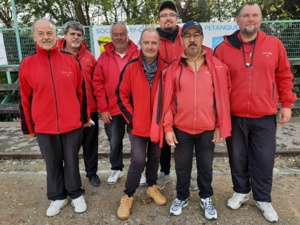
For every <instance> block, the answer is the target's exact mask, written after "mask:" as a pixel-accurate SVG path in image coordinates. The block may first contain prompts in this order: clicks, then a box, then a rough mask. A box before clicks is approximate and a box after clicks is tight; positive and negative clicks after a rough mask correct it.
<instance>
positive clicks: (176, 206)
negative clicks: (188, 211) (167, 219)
mask: <svg viewBox="0 0 300 225" xmlns="http://www.w3.org/2000/svg"><path fill="white" fill-rule="evenodd" d="M188 204H189V200H188V199H186V200H183V201H181V200H179V199H178V198H176V199H175V200H174V202H173V203H172V205H171V208H170V214H171V215H174V216H179V215H180V214H181V213H182V209H183V208H184V207H186V206H187V205H188Z"/></svg>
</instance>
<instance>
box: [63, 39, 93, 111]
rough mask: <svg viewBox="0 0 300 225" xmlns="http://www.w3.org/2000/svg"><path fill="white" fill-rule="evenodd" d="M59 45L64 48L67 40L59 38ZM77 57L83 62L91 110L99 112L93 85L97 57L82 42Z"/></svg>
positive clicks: (82, 66)
mask: <svg viewBox="0 0 300 225" xmlns="http://www.w3.org/2000/svg"><path fill="white" fill-rule="evenodd" d="M58 46H59V48H60V49H64V48H65V46H66V40H65V39H64V38H62V39H59V40H58ZM76 56H77V58H78V59H79V62H80V64H81V68H82V74H83V77H84V81H85V87H86V92H87V96H88V105H89V109H90V112H97V111H98V109H97V103H96V98H95V96H94V94H93V87H92V79H93V73H94V68H95V65H96V59H95V57H94V56H93V54H92V53H91V52H90V51H89V50H87V45H86V44H84V43H82V44H81V46H80V49H79V51H78V52H77V55H76Z"/></svg>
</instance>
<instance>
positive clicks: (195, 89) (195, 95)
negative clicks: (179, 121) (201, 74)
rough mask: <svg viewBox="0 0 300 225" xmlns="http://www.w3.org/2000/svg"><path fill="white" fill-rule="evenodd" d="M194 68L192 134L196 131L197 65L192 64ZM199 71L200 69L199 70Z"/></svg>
mask: <svg viewBox="0 0 300 225" xmlns="http://www.w3.org/2000/svg"><path fill="white" fill-rule="evenodd" d="M194 66H195V72H194V74H195V82H194V126H193V127H194V128H193V129H194V131H193V133H195V129H196V120H197V99H196V98H197V63H196V62H194ZM199 69H200V68H199Z"/></svg>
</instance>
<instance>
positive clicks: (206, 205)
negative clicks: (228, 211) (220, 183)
mask: <svg viewBox="0 0 300 225" xmlns="http://www.w3.org/2000/svg"><path fill="white" fill-rule="evenodd" d="M200 206H201V208H202V209H203V210H204V215H205V218H206V219H208V220H216V219H217V218H218V213H217V210H216V209H215V207H214V204H213V203H212V200H211V198H210V197H208V198H205V199H204V198H201V199H200Z"/></svg>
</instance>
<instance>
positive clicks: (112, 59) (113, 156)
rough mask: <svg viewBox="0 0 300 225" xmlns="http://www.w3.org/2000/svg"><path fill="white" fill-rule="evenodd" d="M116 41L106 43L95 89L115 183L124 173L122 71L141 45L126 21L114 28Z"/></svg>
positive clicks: (95, 78) (112, 31)
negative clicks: (119, 98) (119, 99)
mask: <svg viewBox="0 0 300 225" xmlns="http://www.w3.org/2000/svg"><path fill="white" fill-rule="evenodd" d="M110 35H111V39H112V42H109V43H107V44H105V45H104V49H105V51H104V52H103V53H101V55H100V57H99V59H98V61H97V65H96V68H95V71H94V76H93V81H92V84H93V90H94V95H95V96H96V100H97V107H98V110H99V112H100V113H101V118H102V121H103V122H104V128H105V132H106V135H107V137H108V140H109V141H110V164H111V175H110V176H109V177H108V179H107V183H108V184H115V183H116V182H117V181H118V179H119V178H121V177H122V176H123V167H124V163H123V138H124V135H125V125H126V121H125V120H124V118H123V116H122V114H121V111H120V109H119V106H118V104H117V97H116V94H115V90H116V87H117V85H118V82H119V77H120V73H121V71H122V69H123V67H124V66H125V64H126V63H127V62H129V61H130V60H131V59H133V58H136V57H137V56H138V53H139V51H138V47H137V45H136V44H134V43H133V41H131V40H130V39H129V29H128V27H127V25H126V24H125V23H124V22H116V23H114V24H113V25H112V26H111V28H110Z"/></svg>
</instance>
